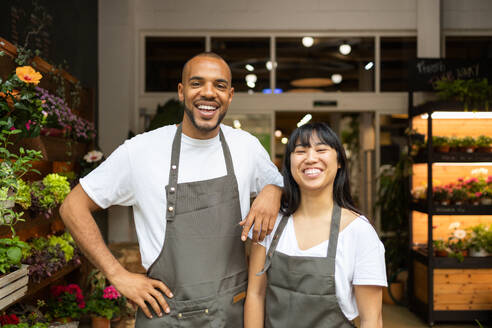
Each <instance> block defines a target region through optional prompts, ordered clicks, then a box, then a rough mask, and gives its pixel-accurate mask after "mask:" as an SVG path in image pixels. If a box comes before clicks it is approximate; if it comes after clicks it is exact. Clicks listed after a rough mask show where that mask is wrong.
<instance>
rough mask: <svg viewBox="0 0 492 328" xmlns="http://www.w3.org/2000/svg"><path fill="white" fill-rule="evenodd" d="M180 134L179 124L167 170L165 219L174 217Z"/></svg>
mask: <svg viewBox="0 0 492 328" xmlns="http://www.w3.org/2000/svg"><path fill="white" fill-rule="evenodd" d="M181 134H182V125H181V124H179V125H178V128H177V129H176V134H175V135H174V140H173V147H172V150H171V169H170V170H169V182H168V190H167V195H166V196H167V208H166V218H167V219H171V220H173V219H174V216H175V215H176V194H177V192H176V191H177V188H178V169H179V154H180V151H181Z"/></svg>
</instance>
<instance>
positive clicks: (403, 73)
mask: <svg viewBox="0 0 492 328" xmlns="http://www.w3.org/2000/svg"><path fill="white" fill-rule="evenodd" d="M380 43H381V91H408V64H409V63H410V61H411V60H412V59H415V58H416V57H417V38H416V37H413V36H412V37H382V38H381V41H380Z"/></svg>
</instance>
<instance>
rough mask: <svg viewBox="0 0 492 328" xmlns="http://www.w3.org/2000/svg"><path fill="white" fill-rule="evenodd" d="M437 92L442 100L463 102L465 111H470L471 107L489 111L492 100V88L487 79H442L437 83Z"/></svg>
mask: <svg viewBox="0 0 492 328" xmlns="http://www.w3.org/2000/svg"><path fill="white" fill-rule="evenodd" d="M435 90H436V91H438V95H439V96H440V98H441V99H444V100H457V101H459V102H462V103H463V104H464V107H465V110H468V108H469V107H472V108H479V107H483V108H485V110H488V109H489V103H490V100H491V99H492V86H491V85H489V83H488V81H487V79H482V80H460V79H457V80H450V79H442V80H440V81H437V82H436V86H435Z"/></svg>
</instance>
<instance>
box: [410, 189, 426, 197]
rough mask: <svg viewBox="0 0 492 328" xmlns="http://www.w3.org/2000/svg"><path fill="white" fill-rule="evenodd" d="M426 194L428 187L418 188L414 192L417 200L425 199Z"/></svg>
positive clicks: (413, 194)
mask: <svg viewBox="0 0 492 328" xmlns="http://www.w3.org/2000/svg"><path fill="white" fill-rule="evenodd" d="M426 194H427V187H426V186H418V187H415V188H414V189H413V190H412V196H413V197H414V198H415V199H424V198H425V196H426Z"/></svg>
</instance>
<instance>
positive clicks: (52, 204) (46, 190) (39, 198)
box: [30, 173, 70, 218]
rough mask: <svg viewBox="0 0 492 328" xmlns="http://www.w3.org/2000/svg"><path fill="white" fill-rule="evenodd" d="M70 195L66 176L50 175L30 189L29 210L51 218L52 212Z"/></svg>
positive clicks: (36, 182)
mask: <svg viewBox="0 0 492 328" xmlns="http://www.w3.org/2000/svg"><path fill="white" fill-rule="evenodd" d="M69 193H70V183H69V182H68V180H67V177H66V176H63V175H60V174H57V173H51V174H48V175H46V176H45V177H44V178H43V180H41V181H35V182H34V183H33V184H32V187H31V194H32V195H31V208H30V210H31V211H32V212H34V213H43V214H44V215H45V216H46V217H47V218H49V217H51V215H52V210H53V209H54V208H56V207H57V206H58V205H60V204H61V203H62V202H63V200H64V199H65V197H66V196H67V195H68V194H69Z"/></svg>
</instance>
